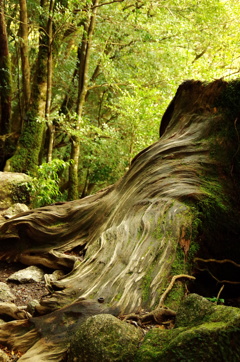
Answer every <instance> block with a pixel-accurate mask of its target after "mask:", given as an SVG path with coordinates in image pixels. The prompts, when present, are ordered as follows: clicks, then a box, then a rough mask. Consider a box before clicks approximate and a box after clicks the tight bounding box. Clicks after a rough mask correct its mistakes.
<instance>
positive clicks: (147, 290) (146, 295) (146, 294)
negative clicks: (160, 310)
mask: <svg viewBox="0 0 240 362" xmlns="http://www.w3.org/2000/svg"><path fill="white" fill-rule="evenodd" d="M153 270H154V265H151V266H150V267H149V269H148V270H147V272H146V274H145V276H144V278H143V281H142V299H143V303H144V304H145V303H147V302H148V301H149V300H150V294H151V287H150V285H151V282H152V279H153V276H152V274H153Z"/></svg>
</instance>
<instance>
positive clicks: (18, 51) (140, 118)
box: [0, 0, 240, 207]
mask: <svg viewBox="0 0 240 362" xmlns="http://www.w3.org/2000/svg"><path fill="white" fill-rule="evenodd" d="M0 7H1V19H0V45H1V46H0V49H1V50H0V62H1V69H0V71H1V74H0V87H1V111H0V134H1V154H0V170H2V171H3V170H5V171H13V172H24V173H28V174H30V175H31V176H32V177H33V180H34V181H33V182H32V203H33V206H34V207H38V206H44V205H46V204H50V203H53V202H57V201H63V200H73V199H78V198H82V197H84V196H86V195H89V194H91V193H94V192H96V191H98V190H99V189H102V188H104V187H106V186H107V185H109V184H112V183H114V182H115V181H116V180H118V179H119V177H121V176H122V175H123V174H124V173H125V172H126V170H127V169H128V168H129V165H130V163H131V160H132V158H133V157H134V156H135V155H136V154H137V153H138V152H140V151H141V150H142V149H143V148H145V147H147V146H149V145H150V144H152V143H153V142H155V141H157V139H158V128H159V123H160V119H161V116H162V115H163V113H164V111H165V109H166V107H167V105H168V103H169V102H170V100H171V99H172V97H173V95H174V94H175V92H176V89H177V87H178V86H179V84H180V83H181V82H182V81H184V80H186V79H200V80H204V81H210V80H213V79H217V78H224V79H226V80H230V79H234V78H236V77H237V76H238V74H239V39H238V33H237V31H236V29H238V27H239V21H240V20H239V16H238V14H239V2H238V1H237V0H231V1H217V0H211V1H208V0H203V1H198V0H188V1H178V0H176V1H174V0H167V1H152V0H151V1H144V0H141V1H133V0H128V1H125V0H115V1H90V0H86V1H75V0H52V1H48V0H41V1H36V0H29V1H26V0H22V1H19V2H18V1H11V0H10V1H4V0H2V1H1V3H0Z"/></svg>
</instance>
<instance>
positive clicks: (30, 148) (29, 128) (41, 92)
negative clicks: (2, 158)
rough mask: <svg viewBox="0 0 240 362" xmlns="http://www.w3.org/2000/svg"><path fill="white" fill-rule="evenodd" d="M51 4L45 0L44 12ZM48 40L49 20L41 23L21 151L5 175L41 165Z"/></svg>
mask: <svg viewBox="0 0 240 362" xmlns="http://www.w3.org/2000/svg"><path fill="white" fill-rule="evenodd" d="M46 4H47V2H46V1H45V0H41V7H42V9H43V11H44V9H45V7H46ZM47 59H48V37H47V34H46V21H45V17H44V16H41V17H40V19H39V49H38V57H37V64H36V72H35V74H34V80H33V88H32V90H31V99H30V103H29V109H28V112H27V114H26V120H25V122H24V126H23V130H22V132H21V136H20V138H19V143H18V147H17V150H16V152H15V154H14V156H13V157H11V158H10V159H9V160H8V161H7V163H6V166H5V171H15V172H29V171H30V172H31V171H34V169H35V167H36V166H37V165H38V164H39V158H40V153H41V149H42V143H43V137H44V134H45V122H44V120H45V107H46V92H47Z"/></svg>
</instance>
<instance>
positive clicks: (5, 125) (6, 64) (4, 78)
mask: <svg viewBox="0 0 240 362" xmlns="http://www.w3.org/2000/svg"><path fill="white" fill-rule="evenodd" d="M0 87H1V92H0V134H6V133H8V132H9V131H10V121H11V98H12V89H11V69H10V59H9V51H8V37H7V31H6V24H5V16H4V1H3V0H0Z"/></svg>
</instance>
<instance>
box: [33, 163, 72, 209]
mask: <svg viewBox="0 0 240 362" xmlns="http://www.w3.org/2000/svg"><path fill="white" fill-rule="evenodd" d="M69 164H70V161H68V162H65V161H62V160H60V159H54V160H53V161H52V162H49V163H43V164H42V165H41V166H39V167H37V168H36V170H35V173H34V176H33V178H32V181H31V182H30V183H29V189H30V194H31V203H32V206H33V207H41V206H45V205H49V204H52V203H54V202H57V201H63V200H64V195H63V194H62V193H61V191H60V178H61V174H62V173H63V172H64V170H65V169H66V168H67V167H68V166H69Z"/></svg>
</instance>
